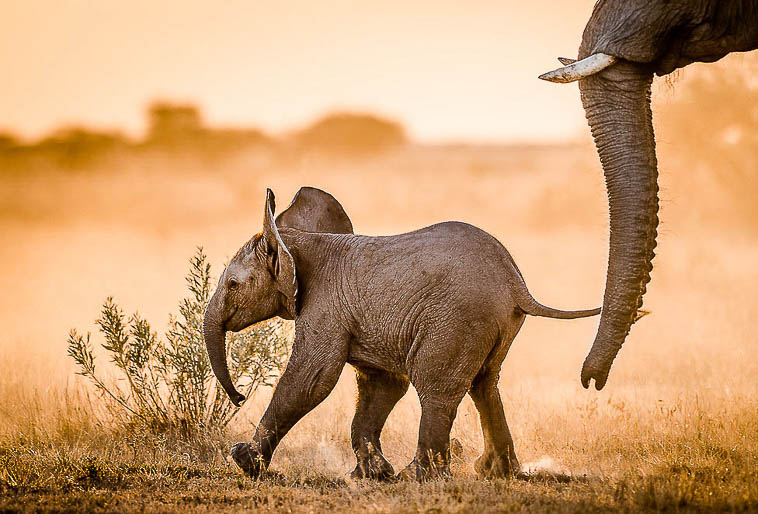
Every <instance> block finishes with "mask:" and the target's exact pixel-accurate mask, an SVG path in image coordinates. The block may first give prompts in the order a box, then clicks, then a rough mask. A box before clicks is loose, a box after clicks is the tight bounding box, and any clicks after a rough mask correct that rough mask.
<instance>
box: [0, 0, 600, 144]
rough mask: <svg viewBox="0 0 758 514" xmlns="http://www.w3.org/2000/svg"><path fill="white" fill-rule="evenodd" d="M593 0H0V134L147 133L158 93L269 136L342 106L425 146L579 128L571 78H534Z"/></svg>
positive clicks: (562, 47)
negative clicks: (379, 117) (71, 128)
mask: <svg viewBox="0 0 758 514" xmlns="http://www.w3.org/2000/svg"><path fill="white" fill-rule="evenodd" d="M593 3H594V2H593V0H570V1H558V0H532V1H527V2H524V1H512V0H499V1H497V0H491V1H488V0H468V1H466V2H463V1H459V0H454V1H443V0H436V1H427V0H406V1H395V0H383V1H368V0H364V1H348V0H319V1H314V0H279V1H264V0H257V1H255V0H249V1H245V2H243V1H230V0H225V1H222V2H209V1H207V2H198V1H192V0H181V1H180V0H160V1H155V0H151V1H144V0H138V1H116V0H103V1H94V0H93V1H84V0H67V1H65V2H60V1H57V0H46V1H42V0H24V1H12V0H0V70H2V75H3V76H2V79H0V130H3V129H5V130H12V131H15V132H18V133H21V134H22V135H23V136H26V137H37V136H39V135H41V134H43V133H45V132H47V131H49V130H50V129H52V128H54V127H57V126H60V125H61V124H72V123H84V124H88V125H91V126H95V127H100V128H121V129H123V130H125V131H127V132H128V133H129V134H132V135H140V134H141V131H142V130H143V129H144V119H143V110H144V106H145V105H146V104H147V103H148V102H150V101H151V100H153V99H155V98H167V99H176V100H182V101H184V100H186V101H192V102H195V103H197V104H199V105H200V106H202V108H203V110H204V112H205V115H206V119H207V120H208V122H209V123H212V124H225V125H232V124H242V125H258V126H262V127H264V128H266V129H269V130H273V131H279V130H286V129H291V128H296V127H298V126H300V125H302V124H304V123H306V122H307V121H309V120H310V119H312V118H313V117H314V116H317V115H319V114H322V113H324V112H326V111H329V110H331V109H336V108H341V109H344V108H347V109H355V110H370V111H375V112H380V113H384V114H388V115H390V116H393V117H395V118H397V119H399V120H401V121H403V122H404V123H405V124H406V125H407V127H408V128H409V131H410V133H411V135H412V136H414V137H416V138H418V139H421V140H424V141H443V140H468V141H476V140H489V141H493V140H556V139H563V138H566V137H574V136H587V134H585V132H584V131H586V130H587V129H586V128H585V126H586V125H585V121H584V113H583V112H582V110H581V105H580V101H579V94H578V92H577V88H576V85H570V86H563V87H561V86H559V85H555V84H549V83H546V82H542V81H540V80H538V79H537V75H538V74H540V73H542V72H544V71H547V70H548V69H552V68H554V67H556V66H557V65H558V63H557V61H556V59H555V58H556V57H557V56H558V55H566V56H575V54H576V50H577V48H578V44H579V39H580V37H581V32H582V29H583V27H584V23H585V22H586V20H587V19H588V17H589V14H590V12H591V10H592V5H593ZM587 137H588V136H587Z"/></svg>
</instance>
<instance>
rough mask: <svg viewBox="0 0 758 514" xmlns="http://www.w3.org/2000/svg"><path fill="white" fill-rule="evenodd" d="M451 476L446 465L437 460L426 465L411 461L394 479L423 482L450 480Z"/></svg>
mask: <svg viewBox="0 0 758 514" xmlns="http://www.w3.org/2000/svg"><path fill="white" fill-rule="evenodd" d="M452 476H453V475H452V473H450V466H449V465H448V463H447V462H445V461H443V460H442V459H441V458H438V459H431V460H430V461H429V462H427V463H426V464H422V463H420V462H419V461H418V459H413V460H412V461H411V463H410V464H408V465H407V466H406V467H405V469H403V470H402V471H401V472H400V473H398V474H397V476H396V477H395V478H397V480H416V481H417V482H425V481H427V480H438V479H441V478H442V479H446V478H451V477H452Z"/></svg>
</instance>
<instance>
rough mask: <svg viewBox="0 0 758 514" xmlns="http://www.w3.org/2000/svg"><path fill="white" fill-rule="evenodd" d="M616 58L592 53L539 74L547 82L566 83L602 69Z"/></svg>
mask: <svg viewBox="0 0 758 514" xmlns="http://www.w3.org/2000/svg"><path fill="white" fill-rule="evenodd" d="M617 60H618V58H617V57H614V56H612V55H608V54H604V53H597V54H592V55H590V56H589V57H587V58H585V59H582V60H581V61H576V62H574V63H572V64H569V65H568V66H564V67H563V68H558V69H557V70H553V71H550V72H547V73H544V74H542V75H540V78H541V79H542V80H547V81H549V82H559V83H562V84H567V83H569V82H574V81H577V80H579V79H583V78H586V77H589V76H590V75H594V74H595V73H598V72H600V71H603V70H604V69H606V68H607V67H608V66H611V65H612V64H614V63H615V62H616V61H617Z"/></svg>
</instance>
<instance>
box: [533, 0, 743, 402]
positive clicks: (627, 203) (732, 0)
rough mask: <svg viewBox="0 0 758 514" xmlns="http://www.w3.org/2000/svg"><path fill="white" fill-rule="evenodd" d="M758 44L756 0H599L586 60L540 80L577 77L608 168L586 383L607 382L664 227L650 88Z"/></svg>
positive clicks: (582, 54) (583, 54) (582, 53)
mask: <svg viewBox="0 0 758 514" xmlns="http://www.w3.org/2000/svg"><path fill="white" fill-rule="evenodd" d="M756 48H758V1H756V0H599V1H598V2H597V4H596V5H595V8H594V10H593V12H592V16H591V18H590V20H589V22H588V23H587V26H586V27H585V29H584V35H583V36H582V43H581V46H580V47H579V60H577V61H574V60H573V59H561V62H562V63H563V64H565V65H567V66H565V67H563V68H559V69H557V70H554V71H552V72H550V73H546V74H544V75H542V76H540V78H542V79H545V80H549V81H552V82H573V81H576V80H578V81H579V90H580V91H581V97H582V104H583V105H584V110H585V112H586V115H587V120H588V122H589V125H590V128H591V130H592V135H593V137H594V139H595V145H596V146H597V151H598V154H599V156H600V161H601V163H602V166H603V170H604V173H605V180H606V185H607V188H608V203H609V207H610V230H611V234H610V251H609V257H608V274H607V279H606V286H605V297H604V300H603V312H602V317H601V319H600V327H599V328H598V333H597V336H596V337H595V342H594V344H593V345H592V349H591V350H590V353H589V355H587V358H586V359H585V361H584V365H583V367H582V375H581V380H582V385H583V386H584V387H585V388H586V387H589V384H590V381H591V380H592V379H594V380H595V387H596V388H597V389H598V390H599V389H602V388H603V386H605V383H606V381H607V379H608V373H609V371H610V368H611V364H612V363H613V360H614V358H615V357H616V355H617V354H618V351H619V349H620V348H621V345H622V344H623V343H624V340H625V339H626V336H627V335H628V333H629V329H630V328H631V326H632V324H633V323H634V322H635V321H636V320H637V319H638V318H639V316H640V310H639V309H640V307H642V296H643V295H644V294H645V289H646V287H647V283H648V282H649V281H650V271H651V270H652V260H653V256H654V255H655V254H654V251H653V250H654V248H655V246H656V241H655V239H656V235H657V232H656V229H657V226H658V184H657V178H658V166H657V158H656V154H655V136H654V134H653V123H652V113H651V109H650V87H651V84H652V80H653V75H665V74H668V73H671V72H672V71H674V70H676V69H677V68H681V67H683V66H686V65H688V64H691V63H693V62H713V61H716V60H718V59H721V58H722V57H724V56H725V55H727V54H728V53H730V52H743V51H748V50H754V49H756Z"/></svg>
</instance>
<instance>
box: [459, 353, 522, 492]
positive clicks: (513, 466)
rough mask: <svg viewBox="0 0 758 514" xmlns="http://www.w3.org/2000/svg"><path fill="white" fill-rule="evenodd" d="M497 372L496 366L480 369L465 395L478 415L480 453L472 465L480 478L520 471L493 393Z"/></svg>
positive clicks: (506, 426)
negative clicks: (469, 398)
mask: <svg viewBox="0 0 758 514" xmlns="http://www.w3.org/2000/svg"><path fill="white" fill-rule="evenodd" d="M499 369H500V366H499V365H498V367H497V368H496V369H495V368H489V367H487V368H485V369H483V370H482V372H481V373H480V374H479V375H477V377H476V379H474V383H473V384H472V386H471V390H470V391H469V394H470V395H471V398H472V399H473V400H474V404H475V405H476V410H478V411H479V420H480V422H481V424H482V435H483V436H484V451H483V452H482V455H481V456H480V457H479V458H478V459H477V460H476V462H475V463H474V469H475V470H476V472H477V473H478V474H479V475H480V476H482V477H484V478H499V477H505V476H510V475H513V474H516V473H518V472H519V471H520V470H521V466H520V464H519V462H518V459H517V458H516V450H515V449H514V448H513V437H511V432H510V430H509V429H508V423H507V422H506V420H505V412H504V411H503V403H502V401H501V400H500V391H498V389H497V381H498V377H499Z"/></svg>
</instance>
